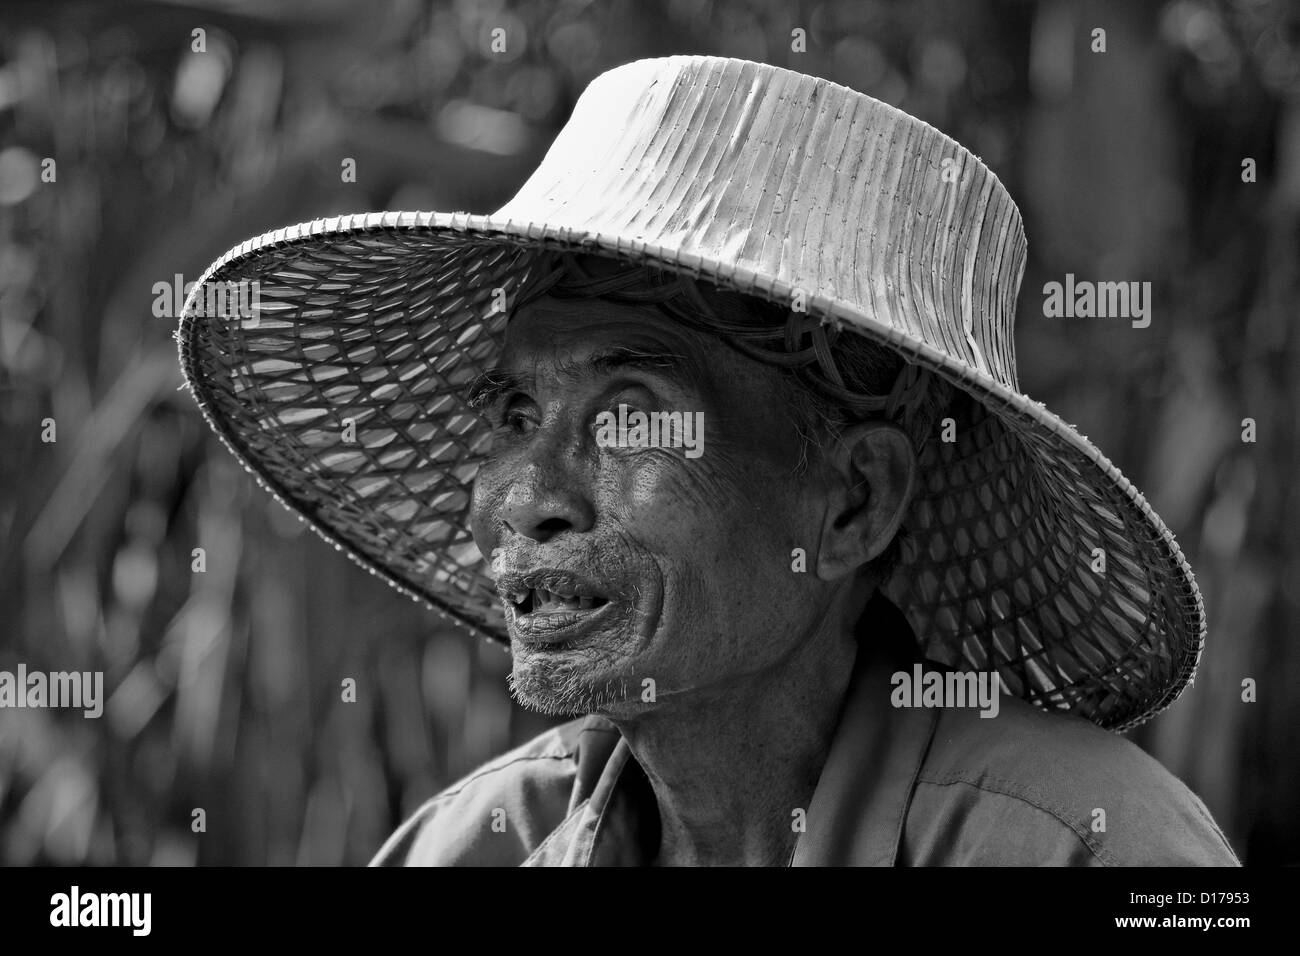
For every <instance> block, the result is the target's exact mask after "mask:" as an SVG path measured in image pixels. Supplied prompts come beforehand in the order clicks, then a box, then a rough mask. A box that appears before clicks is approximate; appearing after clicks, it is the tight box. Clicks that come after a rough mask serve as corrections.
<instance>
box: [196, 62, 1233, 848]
mask: <svg viewBox="0 0 1300 956" xmlns="http://www.w3.org/2000/svg"><path fill="white" fill-rule="evenodd" d="M949 172H952V175H948V173H949ZM1023 262H1024V236H1023V232H1022V231H1021V229H1020V222H1019V214H1018V212H1017V211H1016V209H1015V206H1014V204H1013V203H1011V201H1010V198H1009V197H1008V196H1007V195H1006V193H1005V190H1004V189H1003V188H1002V186H1001V184H1000V183H999V182H998V181H997V180H996V178H995V177H994V176H993V175H992V173H990V172H989V171H988V170H987V169H986V168H985V167H984V166H983V165H982V164H980V163H979V161H978V160H977V159H975V158H974V157H973V156H971V155H970V154H969V153H968V152H966V151H965V150H964V149H962V147H960V146H959V145H958V144H956V143H955V142H953V141H952V140H950V139H948V138H947V137H945V136H943V135H942V134H941V133H938V132H937V131H936V130H934V129H932V128H931V127H928V126H926V125H925V124H923V123H920V122H919V121H917V120H914V119H912V118H911V117H908V116H906V115H905V114H902V113H899V112H898V111H897V110H894V109H892V108H890V107H888V106H885V105H884V104H881V103H878V102H876V101H874V100H872V99H870V98H869V97H866V96H863V95H862V94H859V93H855V92H853V91H851V90H847V89H845V88H843V87H839V86H835V85H834V84H830V83H827V82H825V81H822V80H816V79H814V78H811V77H805V76H801V75H799V74H794V73H791V72H789V71H785V70H780V69H777V68H774V67H769V66H764V65H762V64H755V63H749V62H746V61H739V60H726V59H720V58H713V57H672V58H668V59H665V60H645V61H639V62H637V63H633V64H629V65H628V66H625V67H621V68H619V69H616V70H613V71H610V72H609V73H607V74H604V75H603V76H602V77H600V78H599V79H598V80H597V81H595V82H594V83H593V84H592V86H591V87H590V88H589V89H588V91H587V92H586V93H585V94H584V96H583V98H582V100H581V101H580V102H579V104H578V106H577V108H576V109H575V112H574V115H573V117H572V118H571V119H570V121H569V123H568V125H567V126H566V127H565V129H564V130H563V131H562V132H561V134H560V136H559V137H558V138H557V140H556V143H555V145H554V146H553V147H552V149H551V151H550V153H548V155H547V157H546V159H545V161H544V162H543V164H542V166H541V167H540V168H539V170H538V171H537V173H536V174H534V176H533V177H532V178H531V179H530V180H529V182H528V183H527V184H525V186H524V187H523V189H521V191H520V192H519V194H518V195H517V196H516V197H515V199H514V200H512V201H511V203H509V204H507V206H506V207H504V208H503V209H501V210H499V211H498V212H497V213H495V214H493V215H492V216H488V217H471V216H465V215H451V216H448V215H445V214H436V213H435V214H386V213H385V214H374V215H372V216H367V217H356V218H352V217H349V218H345V219H342V220H331V221H325V222H320V223H314V224H311V225H309V226H304V227H295V228H294V229H292V230H284V231H281V232H279V233H274V234H271V235H269V236H265V237H262V238H261V239H258V240H253V241H251V242H250V243H247V244H245V245H244V246H241V247H239V248H238V249H235V250H232V251H231V253H228V254H227V255H226V256H225V257H223V258H222V259H221V260H219V261H218V262H217V263H216V264H215V265H214V266H213V268H212V269H211V270H209V272H208V274H207V275H205V277H204V279H203V280H202V281H201V282H200V283H199V288H198V289H196V292H195V296H194V297H192V300H191V301H197V302H201V301H203V299H202V298H201V295H202V294H203V289H204V288H205V287H207V286H211V285H213V284H216V283H221V282H232V281H239V282H248V281H256V282H257V283H259V288H260V289H261V292H262V299H263V301H262V303H261V307H260V308H259V310H258V312H257V315H256V317H255V321H248V320H241V321H239V322H233V321H224V322H223V321H220V320H219V319H218V320H216V321H214V320H212V319H211V318H210V317H205V316H203V315H201V314H200V313H199V311H198V310H187V313H186V315H185V317H184V318H183V319H182V327H181V334H180V341H181V346H182V356H183V361H184V364H185V368H186V372H187V377H188V379H189V381H190V383H191V386H192V387H193V389H194V392H195V395H196V398H197V399H198V400H199V402H200V405H201V406H202V407H203V409H204V411H205V414H206V415H207V416H208V418H209V420H210V421H211V422H212V424H213V425H214V426H215V427H216V428H217V430H218V431H219V433H220V434H221V435H222V436H223V438H224V439H225V440H226V442H227V444H229V446H230V447H231V449H232V450H233V451H234V452H235V453H236V454H237V455H238V456H239V457H240V458H241V460H243V461H244V462H245V464H246V465H247V466H248V467H249V468H250V469H251V470H253V471H254V473H255V474H257V475H258V476H259V477H260V478H261V479H262V480H263V482H264V483H265V484H267V486H268V487H269V488H270V489H271V490H272V491H273V492H275V493H276V494H277V495H279V496H280V497H281V499H282V500H283V501H285V502H286V503H287V504H288V505H289V506H290V507H292V508H294V509H295V510H297V511H298V512H299V513H300V514H301V515H302V516H304V517H305V518H306V519H307V520H308V521H310V522H311V524H312V525H313V527H315V528H316V530H318V531H319V532H320V533H321V534H322V535H324V536H325V537H326V538H327V539H329V540H331V541H333V542H334V543H335V544H337V545H338V546H340V547H341V548H343V549H345V550H346V551H347V552H348V553H349V554H350V555H351V556H352V557H354V558H355V559H356V560H358V561H359V562H361V563H363V564H364V565H366V566H367V567H369V568H370V569H371V570H373V571H375V572H376V573H379V574H381V575H383V576H384V577H385V579H387V580H388V581H389V582H390V583H392V584H394V586H396V587H398V588H400V589H401V590H403V591H404V592H406V593H409V594H411V595H413V596H415V597H417V598H419V599H421V600H423V601H425V602H426V603H427V604H428V605H429V606H431V607H433V608H435V609H437V610H438V611H440V612H441V613H443V614H444V615H445V616H446V617H447V618H448V619H449V620H451V621H454V622H456V623H457V624H460V625H463V626H465V627H466V628H467V629H469V630H471V631H474V632H476V633H481V634H484V635H485V636H488V637H490V638H493V639H498V640H505V641H508V643H509V647H510V651H511V654H512V658H513V672H512V675H511V686H512V690H513V692H514V694H515V696H516V698H517V699H518V700H519V702H520V703H521V704H523V705H524V706H527V707H531V708H534V709H537V710H540V711H542V712H544V713H548V714H556V715H574V714H577V715H582V716H580V717H579V718H578V719H577V720H573V721H571V722H569V723H565V724H562V725H560V726H558V727H556V728H555V729H553V730H551V731H549V732H547V733H545V734H543V735H542V736H540V737H538V738H537V739H535V740H533V741H530V742H529V743H527V744H525V745H523V746H522V747H520V748H518V749H516V750H514V751H512V752H510V753H508V754H506V755H504V756H502V757H501V758H499V759H497V760H494V761H492V762H491V763H489V764H487V765H486V766H484V767H482V768H480V769H478V770H476V771H475V772H473V773H472V774H470V775H469V776H467V777H466V778H464V779H463V780H461V781H459V782H457V783H455V784H453V785H452V786H450V787H448V788H447V789H445V790H444V791H443V792H442V793H440V794H438V795H437V796H435V797H433V798H432V799H431V800H430V801H429V802H428V803H426V804H425V805H424V806H423V807H422V808H420V810H419V811H418V812H416V813H415V815H414V816H413V817H411V819H410V820H408V821H407V822H406V824H404V825H403V826H402V827H401V828H400V829H399V830H398V832H397V833H395V834H394V835H393V836H392V838H390V839H389V841H388V842H387V844H386V845H385V846H384V847H383V849H382V850H381V851H380V852H379V855H378V857H377V858H376V862H378V863H406V864H440V865H448V864H501V865H554V864H562V865H603V864H623V865H790V864H794V865H818V864H843V863H848V864H862V865H949V864H1030V865H1041V864H1058V865H1121V864H1130V863H1133V864H1141V863H1146V864H1151V863H1154V864H1201V865H1232V864H1235V863H1236V858H1235V857H1234V855H1233V853H1232V850H1231V849H1230V848H1229V846H1228V844H1227V842H1226V841H1225V840H1224V838H1223V835H1222V834H1221V833H1220V831H1219V829H1218V828H1217V827H1216V826H1215V824H1214V822H1213V820H1212V819H1211V817H1210V815H1209V813H1208V812H1207V811H1206V809H1205V808H1204V806H1203V805H1202V804H1201V802H1200V801H1199V800H1198V799H1197V798H1196V797H1195V796H1194V795H1193V794H1192V793H1191V792H1189V791H1188V790H1187V789H1186V788H1185V787H1184V786H1183V785H1182V784H1181V783H1180V782H1179V781H1178V780H1177V779H1175V778H1174V777H1173V776H1171V775H1170V774H1169V773H1168V772H1167V771H1165V770H1164V769H1163V768H1161V767H1160V766H1159V765H1158V764H1157V763H1156V762H1155V761H1153V760H1152V759H1151V758H1149V757H1147V756H1146V755H1145V754H1144V753H1142V751H1140V750H1139V749H1138V748H1136V747H1135V746H1133V745H1132V744H1130V743H1128V742H1126V741H1124V740H1123V739H1122V738H1120V737H1118V736H1116V735H1115V734H1114V733H1113V732H1112V731H1114V730H1120V729H1125V728H1128V727H1131V726H1134V725H1136V724H1137V723H1140V722H1141V721H1143V720H1145V719H1147V718H1149V717H1150V716H1151V715H1153V714H1154V713H1156V712H1157V711H1159V710H1160V709H1162V708H1163V707H1166V706H1168V704H1169V703H1171V702H1172V701H1173V699H1174V698H1175V697H1176V696H1177V695H1178V693H1179V692H1180V691H1181V690H1182V689H1183V687H1184V686H1185V685H1186V684H1187V683H1188V682H1189V680H1190V678H1191V675H1192V673H1193V671H1194V669H1195V666H1196V663H1197V660H1198V659H1199V655H1200V652H1201V648H1202V642H1203V637H1204V614H1203V610H1202V607H1201V602H1200V596H1199V592H1198V591H1197V590H1196V586H1195V583H1194V581H1193V579H1192V576H1191V572H1190V569H1189V568H1188V567H1187V565H1186V562H1185V561H1184V560H1183V558H1182V555H1181V553H1180V552H1179V551H1178V548H1177V545H1176V544H1175V543H1174V541H1173V539H1172V536H1170V535H1169V534H1168V532H1167V531H1166V530H1165V528H1164V526H1163V524H1161V523H1160V521H1159V519H1158V518H1157V517H1156V516H1155V515H1154V513H1153V512H1151V510H1150V508H1149V507H1148V506H1147V505H1146V503H1145V502H1144V501H1143V499H1142V497H1141V495H1140V494H1138V493H1137V491H1136V490H1134V489H1133V488H1132V486H1131V485H1129V484H1128V482H1127V481H1125V480H1124V479H1123V476H1121V475H1120V474H1119V473H1118V471H1117V470H1115V469H1114V467H1113V466H1111V465H1110V464H1109V462H1107V461H1106V460H1105V459H1104V458H1103V457H1102V456H1101V454H1100V453H1099V452H1097V450H1096V449H1095V448H1093V447H1092V446H1091V445H1090V444H1089V443H1088V442H1087V441H1086V440H1085V439H1083V438H1081V437H1080V436H1079V435H1078V434H1077V433H1075V432H1074V431H1073V430H1072V429H1071V428H1070V427H1069V426H1068V425H1066V424H1065V423H1064V422H1061V421H1060V420H1059V419H1057V418H1056V417H1055V416H1053V415H1052V414H1051V413H1050V412H1048V411H1047V410H1046V409H1044V408H1042V406H1039V405H1037V404H1036V403H1033V402H1031V401H1029V400H1028V399H1027V398H1025V397H1024V396H1023V395H1022V394H1021V393H1020V392H1019V390H1018V388H1017V387H1016V384H1015V383H1016V380H1015V368H1014V352H1013V349H1012V346H1011V323H1012V317H1013V315H1014V304H1015V294H1016V290H1017V289H1018V286H1019V281H1020V276H1021V272H1022V270H1023ZM647 422H648V423H651V427H649V428H647V427H645V423H647ZM692 429H693V430H692ZM471 535H472V543H471V542H470V540H469V539H470V536H471ZM1002 691H1005V695H1003V694H1002V693H1001V692H1002Z"/></svg>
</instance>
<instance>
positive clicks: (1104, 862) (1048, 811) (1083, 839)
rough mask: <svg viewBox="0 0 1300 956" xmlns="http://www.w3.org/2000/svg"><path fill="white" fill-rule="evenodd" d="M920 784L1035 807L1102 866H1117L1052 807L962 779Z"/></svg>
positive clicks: (919, 782)
mask: <svg viewBox="0 0 1300 956" xmlns="http://www.w3.org/2000/svg"><path fill="white" fill-rule="evenodd" d="M920 784H929V785H930V786H933V787H950V786H953V785H954V784H959V785H961V786H966V787H970V788H972V789H973V790H979V791H981V792H983V793H996V794H997V795H998V796H1002V797H1007V798H1008V799H1011V800H1016V801H1018V802H1020V803H1023V804H1025V806H1028V807H1033V808H1034V809H1035V810H1038V811H1039V812H1041V813H1045V814H1047V815H1048V816H1049V817H1051V818H1052V819H1053V820H1055V821H1057V822H1058V823H1059V824H1061V826H1063V827H1065V828H1066V829H1067V830H1069V831H1070V833H1072V834H1073V835H1074V837H1075V839H1077V840H1078V841H1079V842H1080V843H1082V844H1083V845H1084V846H1085V847H1086V848H1087V850H1088V852H1089V853H1091V854H1092V855H1093V856H1094V857H1096V858H1097V860H1098V861H1099V862H1100V863H1101V864H1102V866H1116V865H1117V864H1116V862H1115V861H1113V860H1110V859H1108V857H1109V856H1110V854H1108V853H1106V852H1105V851H1104V848H1103V847H1101V846H1097V845H1095V844H1094V843H1093V841H1092V840H1091V839H1089V837H1088V835H1087V834H1085V833H1080V832H1079V831H1078V830H1077V829H1075V827H1074V824H1072V823H1071V822H1070V821H1069V820H1067V819H1065V818H1064V817H1063V816H1061V814H1060V813H1058V812H1056V811H1055V810H1053V809H1052V808H1050V807H1045V806H1042V805H1040V804H1038V803H1035V802H1034V801H1033V800H1031V799H1029V798H1028V797H1025V796H1023V795H1021V794H1018V793H1013V792H1011V791H1010V790H1000V789H998V788H996V787H989V786H985V785H984V784H979V783H972V782H971V781H970V780H963V779H960V778H949V779H939V780H927V779H926V778H925V777H922V778H921V779H920V780H919V781H918V786H919V785H920Z"/></svg>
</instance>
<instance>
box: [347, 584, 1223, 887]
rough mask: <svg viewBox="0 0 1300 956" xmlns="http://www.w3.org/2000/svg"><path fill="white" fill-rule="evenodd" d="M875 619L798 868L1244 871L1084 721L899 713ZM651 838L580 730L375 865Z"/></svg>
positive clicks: (643, 799) (639, 801) (889, 620)
mask: <svg viewBox="0 0 1300 956" xmlns="http://www.w3.org/2000/svg"><path fill="white" fill-rule="evenodd" d="M868 611H869V614H870V618H868V617H866V616H864V620H868V619H870V620H871V622H872V626H871V633H872V641H873V646H877V647H879V646H885V647H886V650H885V651H883V652H881V653H875V654H867V653H864V652H863V651H862V650H860V651H859V653H858V660H857V663H856V664H855V666H854V671H853V675H852V678H851V681H850V684H849V688H848V692H847V694H846V697H845V702H844V705H843V708H842V711H841V715H840V720H839V724H838V726H837V729H836V731H835V735H834V737H833V739H832V741H831V746H830V750H829V752H828V755H827V760H826V763H825V766H824V767H823V769H822V773H821V776H820V778H819V780H818V783H817V786H816V789H815V791H814V793H813V796H812V799H811V800H810V801H809V805H808V807H807V808H805V809H806V813H805V814H804V816H803V818H802V819H798V818H797V816H796V815H794V814H792V821H791V826H792V827H794V828H795V829H796V832H797V834H798V835H797V838H796V844H795V851H794V856H793V858H792V859H791V865H792V866H826V865H850V866H966V865H975V866H1124V865H1156V866H1162V865H1163V866H1237V865H1239V863H1238V861H1237V858H1236V856H1235V855H1234V854H1233V852H1232V849H1231V847H1230V846H1229V845H1228V842H1227V840H1226V839H1225V838H1224V836H1223V833H1222V832H1221V831H1220V830H1219V827H1218V826H1217V825H1216V824H1215V822H1214V820H1213V819H1212V818H1211V816H1210V813H1209V811H1208V810H1206V808H1205V805H1204V804H1203V803H1202V802H1201V801H1200V800H1199V799H1198V798H1197V797H1196V795H1195V794H1193V793H1192V792H1191V791H1190V790H1188V789H1187V787H1186V786H1184V785H1183V784H1182V783H1181V782H1180V781H1179V780H1178V779H1177V778H1176V777H1174V776H1173V775H1172V774H1171V773H1169V772H1168V771H1167V770H1165V769H1164V768H1163V767H1162V766H1161V765H1160V764H1159V763H1157V762H1156V761H1155V760H1154V759H1153V758H1151V757H1150V756H1148V755H1147V754H1146V753H1145V752H1144V751H1142V750H1141V749H1140V748H1139V747H1137V746H1136V745H1134V744H1132V743H1131V742H1129V741H1127V740H1125V739H1124V738H1122V737H1119V736H1117V735H1115V734H1113V733H1110V732H1108V731H1105V730H1102V729H1101V728H1099V727H1097V726H1095V725H1093V724H1091V723H1089V722H1088V721H1086V720H1084V719H1082V718H1079V717H1073V716H1069V715H1066V714H1054V713H1047V712H1045V711H1042V710H1039V709H1038V708H1036V707H1034V706H1032V705H1030V704H1027V703H1025V702H1023V701H1021V700H1018V699H1016V698H1012V697H1009V696H1003V697H1002V698H1001V700H1000V706H999V709H998V713H997V715H996V716H995V717H981V716H980V712H979V710H978V709H977V708H966V707H962V708H958V707H930V708H924V707H921V708H907V707H895V706H894V705H893V703H892V702H891V690H892V689H893V685H892V684H891V676H892V674H893V673H894V672H895V671H896V670H898V669H900V664H902V663H903V661H904V659H905V658H907V659H910V655H911V653H912V651H911V648H913V647H915V644H914V642H913V638H912V634H911V631H910V629H908V628H907V625H906V622H905V621H904V620H903V617H902V615H901V614H900V613H899V612H898V611H897V609H895V608H894V607H893V605H891V604H889V603H888V602H886V601H883V599H878V600H873V602H872V604H871V606H869V608H868ZM891 632H892V636H891V637H890V638H889V640H888V641H887V642H885V643H884V644H883V645H882V644H881V640H880V638H881V635H882V633H885V634H889V633H891ZM900 637H903V638H905V640H902V641H900V640H899V638H900ZM904 647H905V648H906V650H905V651H904V650H902V649H903V648H904ZM927 666H928V667H933V668H935V669H938V665H932V664H927ZM658 823H659V821H658V811H657V808H656V803H655V798H654V792H653V790H652V789H651V786H650V783H649V780H648V779H647V777H646V775H645V773H644V772H643V771H642V769H641V767H640V766H639V765H638V763H637V761H636V758H635V757H634V756H633V754H632V752H631V750H630V748H629V747H628V744H627V741H626V740H624V739H623V737H622V735H621V734H620V733H619V731H618V728H617V727H616V726H615V725H614V724H613V723H611V722H610V721H608V720H605V719H604V718H601V717H586V718H581V719H579V720H574V721H571V722H569V723H566V724H563V725H561V726H559V727H555V728H553V729H551V730H549V731H547V732H546V733H543V734H541V735H540V736H538V737H536V738H534V739H533V740H531V741H529V742H528V743H526V744H524V745H523V746H521V747H519V748H517V749H515V750H512V751H511V752H509V753H507V754H505V755H503V756H501V757H499V758H497V759H496V760H493V761H491V762H490V763H488V764H486V765H485V766H483V767H481V768H479V769H478V770H476V771H474V772H473V773H471V774H470V775H469V776H467V777H465V778H464V779H462V780H460V781H459V782H457V783H456V784H454V785H452V786H451V787H449V788H447V789H446V790H444V791H443V792H442V793H440V794H438V795H437V796H435V797H433V798H432V799H431V800H429V801H428V802H427V803H425V804H424V806H422V807H421V808H420V809H419V810H418V811H416V813H415V814H414V815H413V816H412V817H411V818H410V819H409V820H408V821H406V823H404V824H403V825H402V826H401V827H400V828H399V829H398V830H397V832H396V833H394V834H393V835H392V836H391V837H390V838H389V839H388V841H387V842H386V843H385V844H384V846H383V848H382V849H381V850H380V851H379V853H378V855H377V856H376V857H375V859H374V860H373V861H372V864H371V865H408V866H420V865H432V866H453V865H470V866H609V865H613V866H638V865H646V864H648V863H650V862H651V861H652V860H653V859H654V858H655V856H656V854H657V851H658V830H659V826H658Z"/></svg>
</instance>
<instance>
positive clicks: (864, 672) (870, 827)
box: [791, 596, 939, 866]
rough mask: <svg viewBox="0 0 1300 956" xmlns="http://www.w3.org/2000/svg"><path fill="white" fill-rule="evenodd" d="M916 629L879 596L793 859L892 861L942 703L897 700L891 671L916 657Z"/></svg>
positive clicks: (870, 609)
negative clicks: (915, 705) (898, 703)
mask: <svg viewBox="0 0 1300 956" xmlns="http://www.w3.org/2000/svg"><path fill="white" fill-rule="evenodd" d="M915 648H916V643H915V640H914V638H913V636H912V629H911V628H910V627H909V626H908V624H907V621H906V619H905V618H904V617H903V614H902V612H900V611H899V610H898V609H897V608H896V607H895V606H894V605H893V604H891V603H890V602H889V601H888V600H887V599H885V598H884V597H883V596H877V597H875V598H873V599H872V601H871V603H870V604H869V605H868V606H867V611H866V613H864V614H863V617H862V625H861V626H860V629H859V633H858V655H857V659H856V661H855V662H854V667H853V676H852V678H851V679H850V681H849V688H848V692H847V694H846V696H845V701H844V709H843V711H842V713H841V715H840V722H839V725H838V726H837V727H836V730H835V736H834V737H833V738H832V739H831V747H830V752H829V753H828V754H827V757H826V764H825V766H824V767H823V768H822V773H821V777H820V778H819V779H818V781H817V788H816V790H815V791H814V792H813V798H812V801H811V804H810V806H809V807H808V820H807V832H805V833H803V834H800V836H799V839H798V842H797V844H796V846H795V852H794V859H793V860H792V861H791V865H792V866H893V865H894V864H895V863H896V861H897V859H898V851H899V847H900V845H901V843H902V839H903V824H904V822H905V821H906V819H907V810H908V807H909V805H910V804H911V801H912V793H913V791H914V790H915V789H916V780H917V775H918V774H919V773H920V771H921V764H922V763H923V762H924V760H925V755H926V752H927V751H928V750H929V747H930V741H931V739H932V738H933V736H934V730H935V726H936V724H937V723H938V719H939V711H938V710H936V709H910V708H906V709H900V708H896V707H894V706H892V705H891V703H890V694H891V683H890V678H891V676H892V675H893V674H894V673H895V672H896V671H897V670H899V669H900V668H901V667H905V666H910V662H911V661H913V660H916V659H917V658H916V650H915Z"/></svg>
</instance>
